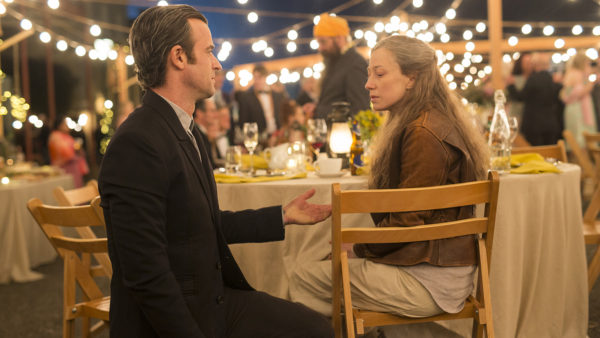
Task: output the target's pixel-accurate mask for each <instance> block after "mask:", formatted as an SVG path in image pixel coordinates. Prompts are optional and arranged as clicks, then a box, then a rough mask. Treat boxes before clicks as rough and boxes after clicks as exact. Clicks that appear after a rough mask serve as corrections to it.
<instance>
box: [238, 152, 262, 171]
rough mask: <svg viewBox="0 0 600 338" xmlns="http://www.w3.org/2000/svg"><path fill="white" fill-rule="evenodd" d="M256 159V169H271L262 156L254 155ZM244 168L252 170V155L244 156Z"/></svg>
mask: <svg viewBox="0 0 600 338" xmlns="http://www.w3.org/2000/svg"><path fill="white" fill-rule="evenodd" d="M252 156H253V157H254V169H267V168H269V164H267V161H266V160H265V159H264V157H262V156H258V155H252ZM242 167H244V168H250V155H249V154H243V155H242Z"/></svg>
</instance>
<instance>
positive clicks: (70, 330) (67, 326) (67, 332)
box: [63, 319, 75, 338]
mask: <svg viewBox="0 0 600 338" xmlns="http://www.w3.org/2000/svg"><path fill="white" fill-rule="evenodd" d="M72 337H75V320H74V319H63V338H72Z"/></svg>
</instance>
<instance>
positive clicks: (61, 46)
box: [56, 40, 69, 52]
mask: <svg viewBox="0 0 600 338" xmlns="http://www.w3.org/2000/svg"><path fill="white" fill-rule="evenodd" d="M67 48H69V45H68V44H67V42H66V41H65V40H58V41H57V42H56V49H58V50H59V51H61V52H64V51H66V50H67Z"/></svg>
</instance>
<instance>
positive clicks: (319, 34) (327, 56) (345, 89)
mask: <svg viewBox="0 0 600 338" xmlns="http://www.w3.org/2000/svg"><path fill="white" fill-rule="evenodd" d="M319 18H320V19H319V23H318V24H317V25H316V26H315V27H314V30H313V33H314V36H315V38H316V40H317V42H319V52H320V53H321V55H323V62H324V63H325V73H324V75H323V77H322V81H321V91H320V94H319V101H318V103H317V104H316V106H315V104H313V103H308V104H305V105H304V107H303V108H304V111H305V112H306V113H307V115H308V116H314V117H315V118H327V114H329V112H330V111H331V109H332V106H331V104H332V103H334V102H338V101H345V102H349V103H350V114H352V115H354V114H356V113H357V112H358V111H360V110H364V109H369V93H368V92H367V91H366V90H365V88H364V84H365V82H366V81H367V62H366V61H365V59H364V58H363V57H362V56H361V55H360V54H358V52H357V51H356V48H354V46H353V45H352V42H351V41H352V40H351V38H350V28H349V27H348V22H347V21H346V20H344V19H342V18H340V17H338V16H331V15H329V14H328V13H323V14H321V16H320V17H319Z"/></svg>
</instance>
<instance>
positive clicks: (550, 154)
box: [512, 140, 567, 162]
mask: <svg viewBox="0 0 600 338" xmlns="http://www.w3.org/2000/svg"><path fill="white" fill-rule="evenodd" d="M512 153H513V154H524V153H538V154H540V155H542V156H544V157H545V158H553V159H555V160H557V161H561V162H567V150H566V149H565V142H564V141H563V140H558V142H557V143H556V144H551V145H545V146H529V147H514V148H512Z"/></svg>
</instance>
